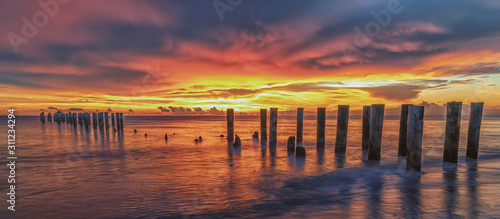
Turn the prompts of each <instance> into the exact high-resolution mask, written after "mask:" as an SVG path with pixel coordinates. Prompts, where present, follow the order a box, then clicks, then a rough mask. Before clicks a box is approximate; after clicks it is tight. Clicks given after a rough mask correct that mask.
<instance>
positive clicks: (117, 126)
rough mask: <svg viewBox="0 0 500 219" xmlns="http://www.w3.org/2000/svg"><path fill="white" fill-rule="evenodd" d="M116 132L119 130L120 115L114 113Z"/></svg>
mask: <svg viewBox="0 0 500 219" xmlns="http://www.w3.org/2000/svg"><path fill="white" fill-rule="evenodd" d="M116 130H120V113H116Z"/></svg>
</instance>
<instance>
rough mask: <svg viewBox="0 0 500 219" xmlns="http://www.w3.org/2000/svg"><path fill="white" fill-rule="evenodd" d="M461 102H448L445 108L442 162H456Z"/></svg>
mask: <svg viewBox="0 0 500 219" xmlns="http://www.w3.org/2000/svg"><path fill="white" fill-rule="evenodd" d="M461 117H462V102H455V101H453V102H448V104H447V110H446V132H445V139H444V152H443V162H449V163H457V161H458V142H459V140H460V119H461Z"/></svg>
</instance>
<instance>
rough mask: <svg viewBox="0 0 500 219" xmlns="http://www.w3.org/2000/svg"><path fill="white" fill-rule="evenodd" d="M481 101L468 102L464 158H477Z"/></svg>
mask: <svg viewBox="0 0 500 219" xmlns="http://www.w3.org/2000/svg"><path fill="white" fill-rule="evenodd" d="M483 107H484V103H483V102H476V103H471V104H470V114H469V133H468V135H467V153H466V158H468V159H474V160H477V154H478V151H479V133H480V130H481V120H482V118H483Z"/></svg>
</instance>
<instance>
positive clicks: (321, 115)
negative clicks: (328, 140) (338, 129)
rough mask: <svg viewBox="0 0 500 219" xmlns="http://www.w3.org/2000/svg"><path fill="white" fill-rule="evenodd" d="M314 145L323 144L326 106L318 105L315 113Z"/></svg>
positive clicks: (322, 145) (319, 145) (320, 145)
mask: <svg viewBox="0 0 500 219" xmlns="http://www.w3.org/2000/svg"><path fill="white" fill-rule="evenodd" d="M316 120H317V122H316V147H324V146H325V133H326V131H325V129H326V108H324V107H318V109H317V114H316Z"/></svg>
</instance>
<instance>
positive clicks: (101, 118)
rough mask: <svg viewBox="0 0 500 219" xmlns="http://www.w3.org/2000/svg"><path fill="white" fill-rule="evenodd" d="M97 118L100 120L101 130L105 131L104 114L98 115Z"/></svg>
mask: <svg viewBox="0 0 500 219" xmlns="http://www.w3.org/2000/svg"><path fill="white" fill-rule="evenodd" d="M97 118H98V123H99V130H101V131H104V119H103V113H102V112H100V113H98V114H97Z"/></svg>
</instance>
